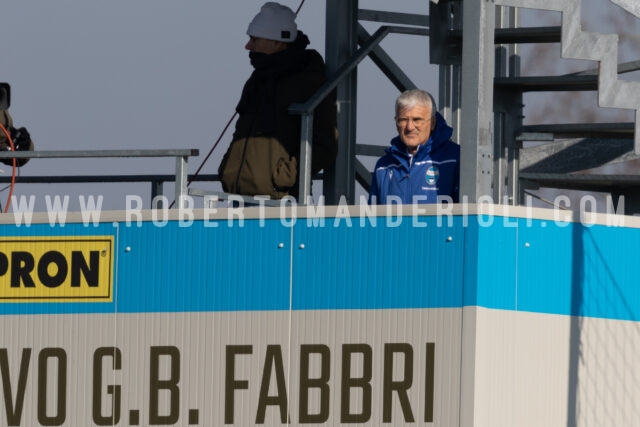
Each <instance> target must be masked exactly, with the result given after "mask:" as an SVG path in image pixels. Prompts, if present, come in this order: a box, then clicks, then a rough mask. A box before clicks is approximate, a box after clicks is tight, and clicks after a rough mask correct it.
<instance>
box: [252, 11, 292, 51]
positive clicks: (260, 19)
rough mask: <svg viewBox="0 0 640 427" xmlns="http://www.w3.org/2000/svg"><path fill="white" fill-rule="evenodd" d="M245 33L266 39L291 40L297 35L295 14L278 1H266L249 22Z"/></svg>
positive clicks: (287, 41) (286, 41)
mask: <svg viewBox="0 0 640 427" xmlns="http://www.w3.org/2000/svg"><path fill="white" fill-rule="evenodd" d="M247 34H248V35H250V36H251V37H260V38H263V39H267V40H277V41H281V42H285V43H289V42H292V41H294V40H295V39H296V37H297V36H298V26H297V25H296V14H295V13H293V11H292V10H291V9H289V8H288V7H287V6H283V5H281V4H280V3H276V2H272V1H270V2H267V3H265V4H264V6H262V8H261V9H260V13H258V14H257V15H256V16H255V18H253V21H251V23H250V24H249V28H247Z"/></svg>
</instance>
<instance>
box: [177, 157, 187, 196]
mask: <svg viewBox="0 0 640 427" xmlns="http://www.w3.org/2000/svg"><path fill="white" fill-rule="evenodd" d="M187 159H188V157H187V156H176V202H177V206H178V208H182V207H184V205H183V204H182V200H181V197H182V196H184V195H186V194H187V161H188V160H187Z"/></svg>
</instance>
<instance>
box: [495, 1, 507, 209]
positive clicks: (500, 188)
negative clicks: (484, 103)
mask: <svg viewBox="0 0 640 427" xmlns="http://www.w3.org/2000/svg"><path fill="white" fill-rule="evenodd" d="M506 12H507V11H506V7H502V6H496V8H495V17H496V18H495V26H496V28H506V27H508V21H507V16H506ZM495 77H507V48H506V47H505V46H496V47H495ZM495 104H496V100H495V99H494V105H493V111H494V116H493V119H494V134H493V147H494V150H493V194H494V195H495V199H494V201H495V202H496V203H499V204H501V203H503V199H504V195H505V190H506V188H505V183H506V181H507V174H508V171H507V163H506V156H505V146H506V135H505V125H506V121H507V118H506V115H507V114H506V113H505V111H502V110H501V109H499V108H496V105H495Z"/></svg>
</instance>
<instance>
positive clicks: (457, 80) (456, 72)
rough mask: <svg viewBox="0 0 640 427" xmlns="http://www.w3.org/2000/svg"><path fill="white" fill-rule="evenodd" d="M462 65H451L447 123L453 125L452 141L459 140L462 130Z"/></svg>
mask: <svg viewBox="0 0 640 427" xmlns="http://www.w3.org/2000/svg"><path fill="white" fill-rule="evenodd" d="M461 70H462V67H461V66H460V65H452V66H451V91H452V93H451V111H452V116H451V121H450V122H449V124H450V125H451V126H453V135H454V139H453V140H454V141H456V142H460V139H461V137H460V134H461V132H462V130H461V127H462V115H461V114H460V106H461V104H462V96H461V92H462V90H461V85H462V72H461Z"/></svg>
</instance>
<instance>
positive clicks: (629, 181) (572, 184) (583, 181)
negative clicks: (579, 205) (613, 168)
mask: <svg viewBox="0 0 640 427" xmlns="http://www.w3.org/2000/svg"><path fill="white" fill-rule="evenodd" d="M520 179H521V180H526V181H532V182H535V183H536V184H537V185H539V186H540V187H548V188H563V189H567V190H583V191H599V192H603V193H610V192H612V191H613V192H615V191H619V190H620V189H621V188H633V187H636V188H640V175H587V174H564V173H529V172H522V173H520Z"/></svg>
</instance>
